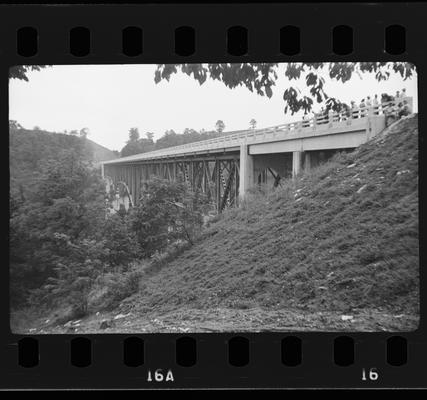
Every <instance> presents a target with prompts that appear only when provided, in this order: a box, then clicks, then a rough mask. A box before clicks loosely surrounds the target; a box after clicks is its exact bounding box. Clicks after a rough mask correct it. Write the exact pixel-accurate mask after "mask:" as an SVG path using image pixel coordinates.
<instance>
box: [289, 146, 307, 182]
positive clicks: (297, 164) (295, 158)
mask: <svg viewBox="0 0 427 400" xmlns="http://www.w3.org/2000/svg"><path fill="white" fill-rule="evenodd" d="M303 155H304V153H303V152H302V151H294V152H292V178H295V177H296V176H297V175H298V174H299V173H300V172H301V168H302V162H303Z"/></svg>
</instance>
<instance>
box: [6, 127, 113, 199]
mask: <svg viewBox="0 0 427 400" xmlns="http://www.w3.org/2000/svg"><path fill="white" fill-rule="evenodd" d="M82 145H83V148H82ZM70 149H75V150H76V151H83V152H84V156H85V158H86V159H87V160H88V161H92V162H93V165H94V167H98V165H99V162H101V161H107V160H112V159H114V158H117V157H118V155H117V154H115V153H114V152H113V151H111V150H109V149H107V148H106V147H104V146H101V145H99V144H98V143H95V142H94V141H92V140H90V139H82V138H79V137H76V136H72V135H66V134H64V133H54V132H46V131H42V130H29V129H16V128H11V129H10V132H9V171H10V190H11V193H14V192H16V191H21V192H25V191H27V190H31V187H32V186H33V185H34V184H35V183H36V181H37V177H38V175H39V173H40V171H41V169H42V166H43V163H45V162H46V161H47V160H49V159H55V160H58V159H60V157H61V153H62V152H63V151H64V150H70ZM82 149H83V150H82Z"/></svg>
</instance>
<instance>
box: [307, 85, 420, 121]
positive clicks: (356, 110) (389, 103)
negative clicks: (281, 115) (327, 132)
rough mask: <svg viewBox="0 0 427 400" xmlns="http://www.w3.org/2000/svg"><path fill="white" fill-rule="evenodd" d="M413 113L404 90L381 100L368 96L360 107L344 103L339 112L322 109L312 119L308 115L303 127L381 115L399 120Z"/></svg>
mask: <svg viewBox="0 0 427 400" xmlns="http://www.w3.org/2000/svg"><path fill="white" fill-rule="evenodd" d="M411 113H412V109H411V106H410V104H409V102H408V100H407V96H406V89H402V91H397V92H396V95H395V96H392V95H388V94H386V93H383V94H382V95H381V99H379V98H378V95H377V94H375V95H374V97H372V98H371V96H367V97H366V98H363V99H362V100H361V101H360V103H359V105H357V104H356V102H355V101H354V100H352V101H351V102H350V105H348V104H346V103H342V104H340V111H338V112H334V111H332V109H325V108H324V107H322V108H321V110H320V112H318V113H314V114H313V115H312V116H311V117H310V116H309V115H308V114H307V113H306V114H305V115H304V117H303V120H302V126H303V127H309V126H313V125H314V124H316V125H321V124H328V123H330V122H337V121H346V120H349V119H357V118H364V117H366V116H368V115H380V114H383V115H385V116H388V115H392V116H393V117H395V118H396V119H399V118H402V117H404V116H406V115H409V114H411Z"/></svg>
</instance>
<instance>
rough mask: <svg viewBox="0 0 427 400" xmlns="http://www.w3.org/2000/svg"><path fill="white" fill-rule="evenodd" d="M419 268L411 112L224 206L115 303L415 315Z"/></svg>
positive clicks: (136, 308) (139, 307)
mask: <svg viewBox="0 0 427 400" xmlns="http://www.w3.org/2000/svg"><path fill="white" fill-rule="evenodd" d="M418 269H419V265H418V120H417V117H416V116H414V117H411V118H409V119H405V120H401V121H400V122H398V123H397V124H395V125H394V126H392V127H390V128H389V129H387V130H385V131H384V132H383V133H382V134H380V135H379V136H377V137H376V138H374V139H373V140H372V141H370V142H369V143H366V144H364V145H362V146H360V147H359V148H358V149H356V150H355V151H354V152H352V153H348V154H341V155H338V156H336V157H334V158H333V159H332V160H331V161H330V162H328V163H326V164H324V165H323V166H321V167H320V168H318V169H316V170H313V171H312V172H310V173H308V174H305V175H302V176H300V177H299V178H298V179H297V180H295V181H293V182H291V181H289V182H287V183H286V184H285V186H284V187H282V188H281V189H279V190H277V191H275V192H274V193H271V194H269V195H268V196H262V195H260V194H254V195H253V196H252V197H251V198H250V199H249V200H248V201H247V202H246V203H245V204H244V205H243V206H242V207H241V208H239V209H231V210H228V211H226V212H224V213H223V214H222V215H221V216H219V217H218V219H217V221H215V222H214V223H212V224H211V225H210V227H209V228H208V229H207V231H206V232H205V234H204V236H203V238H202V239H201V240H200V241H199V242H198V243H197V244H195V245H194V246H193V247H192V248H190V249H189V250H187V251H186V252H184V253H183V254H182V255H181V256H179V257H177V258H176V259H175V260H173V261H171V262H169V263H167V264H166V265H163V266H160V267H157V269H156V268H153V269H151V270H150V271H148V272H147V273H146V276H144V278H143V280H142V282H141V289H140V292H139V293H138V294H137V295H134V296H132V297H131V298H129V299H127V301H125V302H124V303H123V304H122V309H121V310H125V311H131V312H132V313H135V314H137V315H145V314H147V313H150V314H151V315H153V314H156V313H158V315H161V313H170V312H171V311H172V310H178V309H213V308H216V307H218V308H221V309H223V308H230V309H241V310H248V311H250V310H249V309H254V308H256V309H266V310H267V309H268V310H278V311H283V310H305V311H307V312H310V311H311V312H318V311H334V312H335V311H336V312H339V313H350V312H352V313H357V312H358V310H360V312H362V310H364V311H366V310H373V311H375V312H384V313H392V314H394V315H396V314H400V313H407V314H410V315H413V316H415V320H416V319H417V315H418V296H419V283H418V276H419V271H418ZM397 317H399V316H397ZM415 327H416V325H414V322H413V320H412V322H411V323H407V324H406V325H405V322H403V325H402V328H404V329H414V328H415Z"/></svg>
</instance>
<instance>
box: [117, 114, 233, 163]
mask: <svg viewBox="0 0 427 400" xmlns="http://www.w3.org/2000/svg"><path fill="white" fill-rule="evenodd" d="M218 123H219V124H218ZM224 128H225V124H224V123H223V122H222V121H218V122H217V127H216V131H205V130H201V131H197V130H195V129H190V128H186V129H184V131H183V132H182V133H177V132H175V131H174V130H173V129H169V130H167V131H166V132H165V133H164V135H163V136H161V137H160V138H159V139H157V140H156V141H155V142H154V140H153V136H154V134H153V133H152V132H147V133H146V134H145V136H146V137H145V138H144V137H142V138H141V137H140V134H139V130H138V128H131V129H130V130H129V139H128V141H127V142H126V145H125V146H124V147H123V149H122V150H121V152H120V154H121V156H122V157H126V156H131V155H134V154H140V153H147V152H149V151H154V150H159V149H165V148H167V147H173V146H180V145H182V144H187V143H193V142H200V141H202V140H207V139H212V138H215V137H218V136H220V135H221V134H222V131H223V130H224Z"/></svg>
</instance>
